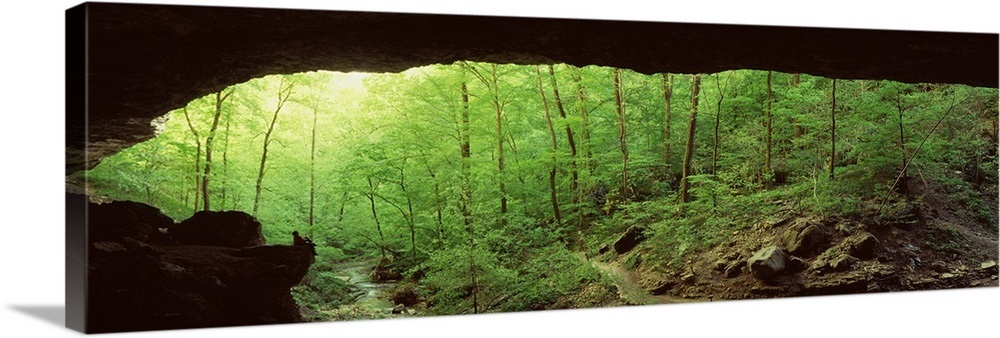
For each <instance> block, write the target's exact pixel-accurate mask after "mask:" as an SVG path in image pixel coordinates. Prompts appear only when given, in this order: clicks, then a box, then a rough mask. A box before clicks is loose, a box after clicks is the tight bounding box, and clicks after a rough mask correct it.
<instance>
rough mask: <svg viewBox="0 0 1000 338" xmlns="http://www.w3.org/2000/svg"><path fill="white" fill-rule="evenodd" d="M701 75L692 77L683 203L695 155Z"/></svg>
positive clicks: (682, 183) (685, 151)
mask: <svg viewBox="0 0 1000 338" xmlns="http://www.w3.org/2000/svg"><path fill="white" fill-rule="evenodd" d="M700 85H701V75H693V76H692V77H691V117H690V118H689V119H688V130H687V146H686V147H685V149H684V165H683V167H682V168H681V203H687V202H688V185H689V183H688V176H690V175H691V158H692V156H693V155H694V132H695V126H696V125H697V121H698V89H699V88H698V87H699V86H700Z"/></svg>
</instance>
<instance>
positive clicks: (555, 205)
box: [535, 66, 562, 227]
mask: <svg viewBox="0 0 1000 338" xmlns="http://www.w3.org/2000/svg"><path fill="white" fill-rule="evenodd" d="M539 68H540V66H536V67H535V73H536V74H537V75H538V95H540V96H541V98H542V108H543V109H544V110H545V123H546V124H547V126H548V127H549V138H550V139H551V140H552V155H551V156H550V158H549V160H550V163H549V197H550V199H551V200H552V214H553V215H554V216H555V219H556V225H557V226H559V227H562V215H561V214H560V213H559V197H558V194H557V193H556V152H557V151H558V150H559V149H558V144H557V143H556V131H555V128H554V127H553V126H552V115H551V114H549V102H548V100H546V99H545V89H544V88H542V71H541V69H539ZM551 69H552V68H551V66H549V70H550V71H551ZM552 81H553V84H554V83H555V74H553V78H552Z"/></svg>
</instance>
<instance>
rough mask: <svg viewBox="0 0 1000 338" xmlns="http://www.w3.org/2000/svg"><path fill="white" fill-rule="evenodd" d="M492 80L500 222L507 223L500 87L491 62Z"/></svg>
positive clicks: (494, 66) (495, 68)
mask: <svg viewBox="0 0 1000 338" xmlns="http://www.w3.org/2000/svg"><path fill="white" fill-rule="evenodd" d="M491 66H492V69H491V72H490V74H491V75H492V81H491V86H490V91H492V96H493V111H494V112H495V113H496V131H497V135H496V136H497V171H498V175H499V179H500V224H501V225H503V224H507V178H506V177H505V176H504V157H503V139H504V134H503V120H502V119H503V110H502V109H501V108H500V88H499V83H498V82H499V81H498V79H497V65H496V64H491Z"/></svg>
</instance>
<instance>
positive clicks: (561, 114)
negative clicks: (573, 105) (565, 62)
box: [549, 65, 579, 191]
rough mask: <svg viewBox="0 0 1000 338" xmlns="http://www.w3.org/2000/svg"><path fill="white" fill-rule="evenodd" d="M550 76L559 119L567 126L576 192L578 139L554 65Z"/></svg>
mask: <svg viewBox="0 0 1000 338" xmlns="http://www.w3.org/2000/svg"><path fill="white" fill-rule="evenodd" d="M549 76H550V77H551V78H552V94H553V98H554V99H555V101H556V107H557V108H559V117H561V118H562V123H563V124H564V125H566V143H567V144H568V145H569V168H570V172H569V178H570V179H569V190H571V191H576V185H577V181H578V180H579V175H578V174H577V171H576V139H575V138H574V137H573V129H572V128H570V127H569V122H567V121H566V109H565V108H564V107H563V102H562V97H561V96H559V83H558V81H556V71H555V67H553V66H552V65H549Z"/></svg>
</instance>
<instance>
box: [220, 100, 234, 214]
mask: <svg viewBox="0 0 1000 338" xmlns="http://www.w3.org/2000/svg"><path fill="white" fill-rule="evenodd" d="M232 121H233V114H232V113H229V114H226V129H225V133H226V135H225V136H223V138H222V140H223V141H222V189H221V191H220V192H219V193H220V196H219V198H220V199H221V202H222V203H221V205H222V207H223V208H226V190H227V189H228V185H229V125H230V123H231V122H232ZM233 209H235V208H233Z"/></svg>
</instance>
